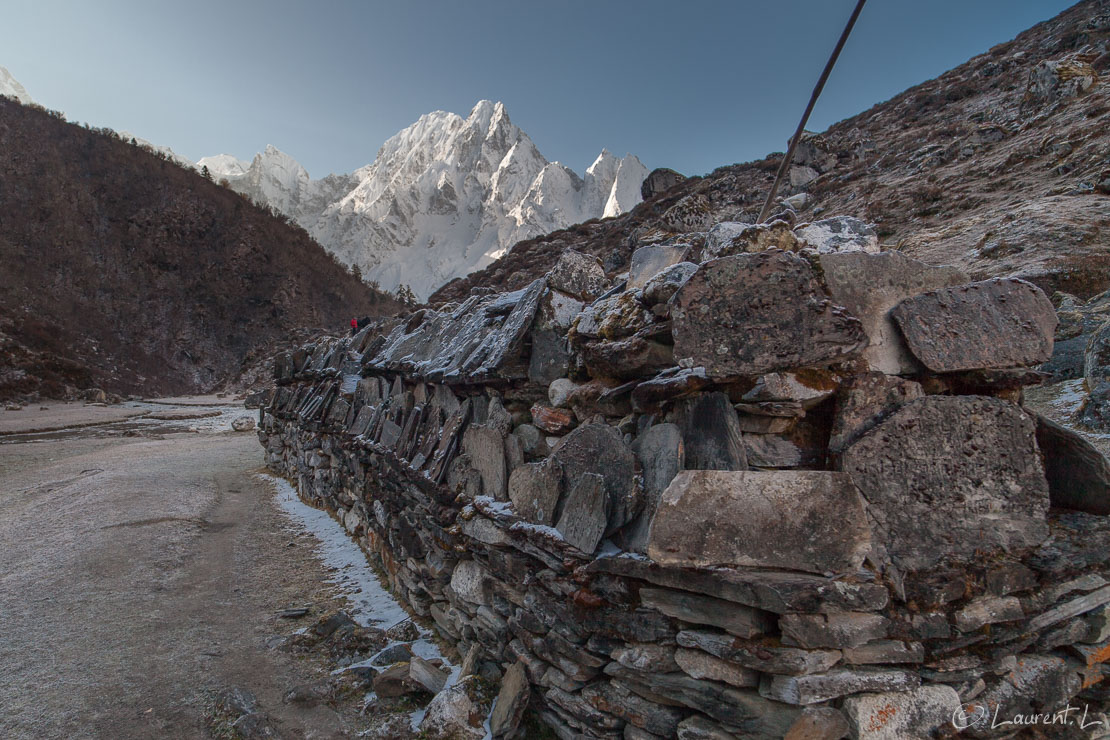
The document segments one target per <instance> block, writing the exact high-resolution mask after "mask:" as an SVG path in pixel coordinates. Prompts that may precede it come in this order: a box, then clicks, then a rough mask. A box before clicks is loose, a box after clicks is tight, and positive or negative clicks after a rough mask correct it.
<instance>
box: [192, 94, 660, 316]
mask: <svg viewBox="0 0 1110 740" xmlns="http://www.w3.org/2000/svg"><path fill="white" fill-rule="evenodd" d="M197 166H198V167H207V168H208V171H209V172H210V173H211V174H212V176H213V177H215V178H216V179H226V180H227V181H228V183H229V184H230V185H231V187H232V188H234V189H235V190H237V191H239V192H241V193H244V194H245V195H247V196H249V197H250V198H252V199H254V200H255V201H258V202H260V203H264V204H268V205H270V206H272V207H274V208H275V209H277V210H278V211H280V212H281V213H284V214H286V215H287V216H290V217H291V218H293V219H295V220H296V221H297V222H298V223H299V224H301V225H302V226H303V227H304V228H305V229H306V230H308V232H309V233H310V234H312V236H313V237H315V238H316V240H317V241H319V242H320V243H321V244H322V245H324V247H325V248H327V249H328V250H329V251H330V252H332V253H333V254H335V255H336V256H337V257H338V258H339V259H340V260H341V261H342V262H343V263H345V264H348V265H357V266H358V268H359V270H360V271H361V272H362V275H363V276H364V278H366V279H368V280H374V281H376V282H378V283H379V284H380V285H381V287H383V288H385V289H387V290H394V289H396V288H397V287H398V286H399V285H406V286H408V287H409V288H411V289H412V291H413V292H414V293H415V295H416V296H417V297H419V298H421V299H424V298H426V297H427V296H428V295H429V294H430V293H431V292H432V291H433V290H435V289H436V288H438V287H439V286H441V285H443V284H444V283H446V282H448V281H449V280H451V279H453V278H456V277H461V276H463V275H466V274H467V273H469V272H471V271H473V270H476V269H480V268H482V267H485V266H486V265H488V264H490V263H491V262H493V261H494V260H496V259H497V258H498V257H500V256H501V255H502V254H504V253H505V252H506V251H508V249H509V248H510V247H511V246H512V245H513V244H515V243H516V242H518V241H521V240H523V239H529V238H532V237H535V236H538V235H540V234H546V233H548V232H550V231H554V230H556V229H560V228H565V227H567V226H570V225H573V224H577V223H581V222H583V221H588V220H590V219H594V218H604V217H610V216H617V215H620V214H622V213H625V212H627V211H629V210H631V209H632V208H633V207H634V206H635V205H636V204H637V203H639V202H640V200H641V194H640V189H641V188H640V186H641V184H642V183H643V181H644V179H645V177H647V174H648V173H647V169H646V168H645V167H644V166H643V165H642V164H641V163H640V161H639V160H638V159H637V158H636V157H634V156H632V155H629V156H626V157H624V158H623V159H622V158H618V157H615V156H613V155H612V154H610V153H609V152H608V151H602V153H601V155H600V156H599V157H598V158H597V160H596V161H595V162H594V163H593V164H592V165H591V166H590V167H589V169H587V170H586V173H585V175H584V176H579V175H577V174H576V173H575V172H574V171H572V170H571V169H570V168H568V167H565V166H563V165H561V164H559V163H558V162H548V161H547V160H546V159H545V158H544V157H543V155H542V154H540V152H539V150H538V149H537V148H536V146H535V144H533V143H532V140H531V139H530V138H528V135H527V134H525V133H524V132H523V131H521V130H520V128H518V127H517V126H515V125H514V124H513V123H512V122H511V121H510V120H509V116H508V114H507V113H506V111H505V107H504V105H502V104H501V103H491V102H490V101H488V100H483V101H481V102H479V103H478V104H477V105H476V106H474V109H473V110H472V111H471V112H470V115H469V116H467V117H466V118H463V117H461V116H458V115H456V114H454V113H446V112H444V111H436V112H434V113H429V114H427V115H425V116H421V118H420V120H418V121H417V122H416V123H414V124H413V125H411V126H409V127H408V128H406V129H405V130H403V131H401V132H400V133H398V134H397V135H396V136H394V137H392V138H391V139H389V140H388V141H387V142H385V144H383V145H382V148H381V149H380V150H379V152H378V156H377V158H376V159H375V160H374V162H373V163H372V164H370V165H367V166H366V167H363V168H361V169H359V170H356V171H355V172H353V173H351V174H348V175H329V176H327V177H325V178H323V179H321V180H313V179H311V178H310V177H309V175H308V172H306V171H305V169H304V168H303V167H302V166H301V165H300V164H298V163H297V161H296V160H294V159H293V158H292V157H290V156H289V155H287V154H285V153H283V152H281V151H279V150H277V149H276V148H274V147H272V146H271V147H267V148H266V150H265V151H264V152H262V153H261V154H258V155H256V156H255V158H254V160H253V161H252V162H249V163H248V162H243V161H241V160H238V159H236V158H234V157H231V156H229V155H218V156H215V157H205V158H204V159H201V160H200V161H199V162H197Z"/></svg>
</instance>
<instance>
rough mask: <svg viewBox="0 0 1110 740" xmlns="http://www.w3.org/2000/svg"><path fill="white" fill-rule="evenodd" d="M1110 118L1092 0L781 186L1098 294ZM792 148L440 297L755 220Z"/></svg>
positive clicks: (513, 257)
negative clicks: (569, 251) (578, 254)
mask: <svg viewBox="0 0 1110 740" xmlns="http://www.w3.org/2000/svg"><path fill="white" fill-rule="evenodd" d="M864 12H866V11H864ZM867 42H868V40H867V38H865V37H863V36H857V37H854V38H853V39H852V43H853V44H859V45H862V46H866V44H867ZM875 63H876V64H882V63H884V62H883V60H882V59H876V60H875ZM816 72H817V70H814V73H815V74H816ZM834 74H835V73H834ZM804 102H805V101H803V100H799V101H798V109H799V112H800V111H801V108H802V106H803V104H804ZM1108 122H1110V1H1108V0H1086V1H1085V2H1081V3H1079V4H1077V5H1075V6H1073V7H1072V8H1069V9H1068V10H1066V11H1064V12H1063V13H1061V14H1060V15H1058V16H1057V17H1055V18H1053V19H1051V20H1048V21H1045V22H1044V23H1040V24H1038V25H1036V26H1034V27H1033V28H1031V29H1030V30H1028V31H1025V32H1024V33H1022V34H1020V35H1019V36H1018V37H1017V38H1015V39H1014V40H1013V41H1009V42H1006V43H1004V44H999V45H998V46H996V47H994V48H993V49H991V50H989V51H988V52H986V53H984V54H980V55H979V56H977V57H975V58H973V59H971V60H970V61H968V62H967V63H965V64H962V65H960V66H959V67H956V68H955V69H953V70H951V71H949V72H946V73H944V74H943V75H941V76H940V77H938V78H936V79H934V80H929V81H928V82H924V83H922V84H920V85H917V86H915V87H912V88H910V89H909V90H906V91H905V92H903V93H901V94H900V95H897V96H896V97H894V98H892V99H891V100H888V101H886V102H884V103H881V104H879V105H876V106H874V107H872V108H871V109H869V110H867V111H865V112H863V113H861V114H859V115H857V116H854V117H852V118H849V119H847V120H844V121H841V122H840V123H837V124H835V125H833V126H831V127H829V129H828V130H827V131H825V132H823V133H822V134H820V135H817V136H813V137H812V138H810V139H809V140H808V141H805V142H803V145H802V146H801V147H800V149H799V152H798V156H797V157H796V158H795V161H794V164H795V167H794V168H792V172H791V174H792V179H793V181H794V183H795V186H794V187H786V188H785V189H784V190H783V191H782V194H783V195H792V194H797V193H801V192H805V193H808V194H809V195H810V196H811V198H810V202H809V203H808V204H807V205H805V206H801V207H799V208H798V213H797V217H798V220H799V221H812V220H816V219H820V218H823V217H825V216H829V215H841V214H843V215H853V216H857V217H859V218H863V219H865V220H867V221H870V222H872V223H874V224H876V226H877V227H878V231H879V234H880V236H881V237H882V240H883V243H884V245H885V246H886V247H887V248H898V249H901V250H903V251H905V252H906V253H907V254H910V255H912V256H914V257H918V258H919V259H923V260H925V261H927V262H931V263H935V264H941V263H951V264H957V265H960V266H961V267H964V268H965V269H966V270H968V271H970V272H971V273H972V274H974V275H976V276H989V275H1012V274H1017V275H1022V276H1024V277H1027V278H1029V279H1031V280H1033V281H1035V282H1037V283H1038V284H1039V285H1041V287H1043V288H1045V289H1047V290H1049V291H1050V292H1051V291H1052V290H1054V289H1062V290H1067V291H1071V292H1075V293H1078V294H1080V295H1091V294H1093V293H1095V292H1098V291H1101V290H1103V289H1105V288H1107V287H1110V198H1108V197H1107V195H1108V194H1110V123H1108ZM789 134H790V132H788V131H784V132H783V139H784V145H785V139H786V138H787V136H789ZM781 156H782V155H781V154H775V155H771V156H769V157H768V158H766V159H764V160H761V161H758V162H751V163H748V164H739V165H732V166H728V167H721V168H720V169H717V170H715V171H714V172H712V173H710V174H708V175H706V176H705V177H695V178H690V179H689V180H686V181H684V182H681V183H679V184H678V185H676V186H675V187H673V188H671V189H670V190H669V191H667V192H666V193H662V194H660V195H657V196H655V197H654V198H651V199H649V200H647V201H645V202H644V203H642V204H640V205H639V206H637V207H636V208H635V209H633V210H632V211H630V212H629V213H626V214H624V215H622V216H618V217H616V218H612V219H605V220H603V221H596V222H591V223H586V224H581V225H579V226H575V227H571V228H569V229H566V230H563V231H559V232H555V233H552V234H548V235H546V236H542V237H539V238H537V239H532V240H530V241H526V242H521V243H519V244H517V245H516V246H514V247H513V249H512V250H511V251H510V252H509V253H508V254H507V255H506V256H505V257H503V258H502V259H500V260H499V261H497V262H495V263H493V264H492V265H490V266H489V267H487V268H486V269H484V270H482V271H480V272H476V273H473V274H471V275H468V276H467V277H466V278H464V279H460V280H455V281H453V282H451V283H449V284H447V285H446V286H444V287H443V288H441V289H440V290H439V291H438V292H437V293H436V294H434V295H433V296H432V297H431V299H430V302H431V303H438V302H442V301H448V300H458V299H459V298H461V297H463V296H465V295H466V294H468V293H469V291H470V289H471V287H473V286H477V285H482V286H488V287H492V288H495V289H498V290H505V289H513V288H519V287H521V286H523V285H526V284H527V283H528V282H529V281H530V280H531V279H533V278H534V277H535V276H537V275H541V274H543V273H544V272H546V271H547V270H548V269H550V267H551V266H552V265H553V264H554V261H555V259H556V258H557V257H558V256H559V253H560V252H561V251H562V249H564V248H566V247H573V248H575V249H578V250H580V251H585V252H590V253H592V254H594V255H597V256H598V257H600V258H601V259H602V261H603V262H604V263H605V266H606V270H608V271H609V272H611V273H619V272H621V271H622V270H624V269H626V268H627V266H628V260H629V257H630V255H631V252H632V249H633V248H634V246H636V245H638V244H642V243H645V242H648V241H652V240H657V239H666V238H668V237H674V236H675V235H682V234H690V233H697V232H701V231H703V230H704V229H706V228H708V227H709V226H711V225H712V224H714V223H716V222H718V221H723V220H736V221H746V222H749V223H750V222H752V221H754V219H755V218H756V217H757V214H758V212H759V208H760V206H761V205H762V203H763V200H764V198H766V195H767V191H768V189H769V188H770V186H771V182H772V181H773V180H774V175H775V170H776V169H777V167H778V164H779V162H780V161H781ZM810 178H813V179H810ZM683 238H686V237H683ZM694 238H696V237H694Z"/></svg>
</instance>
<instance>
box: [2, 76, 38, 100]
mask: <svg viewBox="0 0 1110 740" xmlns="http://www.w3.org/2000/svg"><path fill="white" fill-rule="evenodd" d="M0 95H3V96H5V97H8V98H15V99H16V100H18V101H19V102H20V103H23V105H30V104H31V103H33V102H35V101H34V100H32V99H31V96H30V95H28V94H27V89H26V88H25V87H23V85H20V84H19V80H17V79H16V78H14V77H12V73H11V72H9V71H8V70H7V68H6V67H0Z"/></svg>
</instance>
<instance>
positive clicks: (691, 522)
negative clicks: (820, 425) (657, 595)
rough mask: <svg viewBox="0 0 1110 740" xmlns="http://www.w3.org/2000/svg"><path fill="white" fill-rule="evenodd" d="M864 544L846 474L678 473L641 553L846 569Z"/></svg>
mask: <svg viewBox="0 0 1110 740" xmlns="http://www.w3.org/2000/svg"><path fill="white" fill-rule="evenodd" d="M870 545H871V538H870V530H869V527H868V524H867V517H866V516H865V514H864V509H863V501H862V499H861V498H860V495H859V492H858V491H857V490H856V487H855V486H854V485H853V484H852V480H851V478H850V477H848V476H847V475H843V474H840V473H835V472H830V471H808V470H807V471H803V470H775V471H768V472H757V471H725V470H685V471H683V472H681V473H679V474H678V475H677V476H675V479H674V480H673V481H672V482H671V485H670V486H669V487H668V488H667V490H666V491H664V492H663V498H662V500H661V501H660V502H659V508H658V510H657V511H656V513H655V520H654V521H653V523H652V526H651V534H650V537H649V539H648V556H649V557H650V558H651V559H652V560H654V561H655V562H657V563H659V564H661V565H670V566H676V567H686V568H691V567H695V568H696V567H702V568H711V567H715V566H739V567H761V568H786V569H789V570H801V571H808V572H810V573H828V572H852V571H854V570H855V569H857V568H858V567H859V566H860V564H861V563H862V562H863V558H864V556H865V555H866V554H867V552H868V550H869V549H870Z"/></svg>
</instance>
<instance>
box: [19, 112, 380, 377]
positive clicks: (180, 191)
mask: <svg viewBox="0 0 1110 740" xmlns="http://www.w3.org/2000/svg"><path fill="white" fill-rule="evenodd" d="M396 308H397V305H396V303H395V302H394V301H393V300H392V299H391V298H389V297H387V296H384V295H382V294H380V293H377V292H375V291H373V290H371V289H370V288H369V287H367V286H366V285H364V284H363V283H362V282H360V281H359V280H357V279H355V278H354V277H353V276H351V275H350V274H348V273H347V272H346V271H345V270H344V269H343V268H342V267H341V266H339V265H338V264H337V263H336V262H334V261H333V260H332V259H331V257H330V256H328V255H327V254H326V253H325V252H324V250H323V248H322V247H320V246H319V245H318V244H316V243H315V242H314V241H312V239H310V238H309V236H308V235H307V234H306V233H305V232H304V231H303V230H301V229H300V228H298V227H295V226H290V225H289V224H288V223H286V222H285V221H284V220H281V219H279V218H276V217H274V216H272V215H270V214H269V213H267V212H264V211H263V210H261V209H259V208H258V207H256V206H254V205H252V204H251V203H249V202H248V201H247V200H245V199H244V198H242V197H241V196H239V195H237V194H236V193H234V192H232V191H230V190H227V189H225V188H222V187H220V186H219V185H217V184H215V183H212V182H209V181H208V180H207V179H205V178H203V177H201V176H200V175H199V174H197V173H195V172H191V171H187V170H185V169H182V168H181V167H179V166H177V165H175V164H173V163H172V162H169V161H166V160H165V159H162V158H160V157H158V156H155V155H153V154H151V153H149V152H147V151H144V150H142V149H140V148H138V147H136V146H133V145H131V144H129V143H126V142H124V141H122V140H120V139H119V138H117V137H116V136H115V135H113V134H111V133H110V132H107V133H105V132H100V131H95V130H88V129H86V128H82V127H80V126H76V125H74V124H69V123H66V122H65V121H63V120H61V119H60V118H58V117H55V116H53V115H51V114H49V113H47V112H45V111H43V110H41V109H37V108H32V107H25V106H22V105H20V104H18V103H16V102H14V101H11V100H8V99H6V98H0V398H4V397H13V396H19V395H28V394H34V393H38V394H40V395H43V396H53V397H58V396H61V395H64V394H65V393H66V392H67V389H66V386H70V387H71V388H70V390H72V388H74V387H76V388H82V387H92V386H97V387H101V388H104V389H105V390H108V391H114V392H117V393H132V392H142V393H191V392H201V391H206V390H211V389H212V388H214V387H216V386H217V385H218V384H220V383H221V382H224V381H226V380H227V379H228V378H230V377H232V376H234V375H235V374H236V373H237V372H238V370H239V369H240V364H241V363H242V362H243V359H244V357H245V356H246V355H247V354H248V353H249V352H250V351H251V350H252V349H256V348H260V347H265V346H267V345H269V344H272V343H274V342H276V341H278V340H279V339H281V338H283V337H285V336H287V335H288V334H289V333H290V332H291V331H294V330H296V329H297V328H299V327H305V326H311V327H327V328H330V329H335V328H337V327H343V326H344V325H345V323H346V321H348V320H349V318H350V317H351V316H353V315H366V314H378V313H383V312H391V311H393V310H395V309H396Z"/></svg>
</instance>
